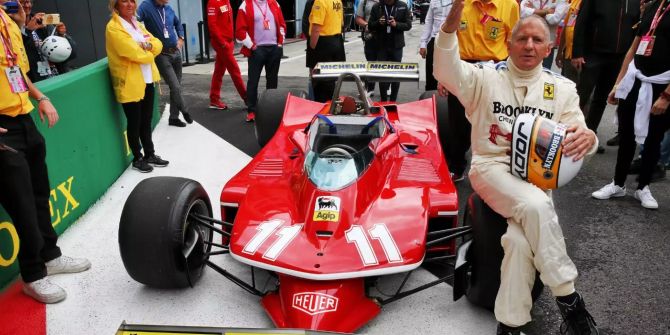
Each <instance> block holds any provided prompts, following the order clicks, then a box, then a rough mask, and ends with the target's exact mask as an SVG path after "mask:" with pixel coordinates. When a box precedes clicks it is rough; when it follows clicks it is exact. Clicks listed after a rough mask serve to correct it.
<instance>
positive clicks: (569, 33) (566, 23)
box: [556, 0, 582, 83]
mask: <svg viewBox="0 0 670 335" xmlns="http://www.w3.org/2000/svg"><path fill="white" fill-rule="evenodd" d="M581 5H582V0H572V2H570V8H569V9H568V13H567V14H566V15H565V19H564V20H563V32H562V33H561V40H560V42H559V44H558V53H557V55H556V66H558V67H559V68H561V74H562V75H563V76H564V77H566V78H568V79H570V80H572V81H574V82H575V83H577V82H578V81H579V71H577V69H576V68H575V67H574V66H572V63H571V62H570V61H571V60H572V37H573V36H574V35H575V23H576V22H577V14H579V7H580V6H581Z"/></svg>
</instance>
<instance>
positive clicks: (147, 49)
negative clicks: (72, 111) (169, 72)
mask: <svg viewBox="0 0 670 335" xmlns="http://www.w3.org/2000/svg"><path fill="white" fill-rule="evenodd" d="M109 10H110V11H111V12H112V19H111V20H109V22H108V23H107V29H106V30H105V48H106V50H107V58H108V59H109V72H110V74H111V77H112V86H113V87H114V94H115V95H116V101H118V102H119V103H120V104H121V106H123V112H124V113H125V114H126V119H127V120H128V126H127V127H128V145H129V146H130V150H131V151H132V152H133V169H135V170H138V171H140V172H151V171H153V169H154V168H153V167H154V166H158V167H163V166H167V165H168V164H169V162H168V161H166V160H164V159H162V158H160V156H156V154H155V151H154V143H153V140H152V139H151V118H152V116H153V109H154V83H155V82H157V81H159V80H160V76H159V74H158V68H157V67H156V64H155V63H154V58H156V56H158V55H159V54H160V53H161V50H162V49H163V44H162V43H161V41H160V40H158V39H157V38H155V37H154V36H153V35H151V33H149V32H148V31H147V30H146V29H145V28H144V26H142V25H140V23H139V22H137V19H136V18H135V11H136V10H137V4H136V3H135V0H109ZM140 142H141V143H142V145H141V146H140ZM142 148H144V155H142Z"/></svg>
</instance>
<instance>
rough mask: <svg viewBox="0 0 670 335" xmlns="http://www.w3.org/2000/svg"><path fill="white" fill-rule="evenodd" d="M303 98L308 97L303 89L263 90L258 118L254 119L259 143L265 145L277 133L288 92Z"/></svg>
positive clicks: (257, 111) (257, 113)
mask: <svg viewBox="0 0 670 335" xmlns="http://www.w3.org/2000/svg"><path fill="white" fill-rule="evenodd" d="M289 93H291V95H294V96H298V97H301V98H305V97H307V93H306V92H305V91H301V90H288V89H268V90H265V92H263V95H261V98H260V99H259V100H258V105H257V108H256V119H255V121H254V126H255V132H256V140H257V141H258V145H259V146H260V147H261V148H262V147H264V146H265V145H266V144H267V143H268V142H269V141H270V139H271V138H272V136H274V135H275V132H277V128H279V124H280V123H281V120H282V117H283V116H284V108H285V107H286V100H287V99H288V94H289Z"/></svg>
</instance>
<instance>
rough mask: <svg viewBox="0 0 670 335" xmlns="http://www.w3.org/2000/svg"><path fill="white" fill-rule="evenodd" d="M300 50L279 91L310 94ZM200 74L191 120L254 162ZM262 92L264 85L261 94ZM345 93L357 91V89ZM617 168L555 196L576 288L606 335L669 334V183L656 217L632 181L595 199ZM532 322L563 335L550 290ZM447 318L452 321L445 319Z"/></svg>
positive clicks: (593, 168) (413, 91) (404, 88)
mask: <svg viewBox="0 0 670 335" xmlns="http://www.w3.org/2000/svg"><path fill="white" fill-rule="evenodd" d="M421 28H422V27H420V28H415V29H416V30H413V31H410V33H409V35H410V38H411V39H409V41H413V45H408V47H406V48H405V53H406V57H405V59H406V60H407V59H409V60H410V61H416V59H417V56H416V55H415V50H416V44H417V43H418V42H416V41H414V39H418V36H419V34H420V29H421ZM349 40H350V44H349V45H348V46H347V53H348V56H347V57H348V60H363V59H362V56H361V55H362V44H360V43H356V41H355V38H353V37H350V38H349ZM408 44H409V43H408ZM301 49H304V44H302V43H300V44H299V45H296V46H293V47H291V46H287V47H286V48H285V54H288V55H289V59H287V60H286V61H285V63H283V64H282V68H281V71H280V78H279V86H280V87H281V88H288V89H303V90H306V88H307V78H306V77H305V76H304V74H305V73H306V69H305V67H304V58H301V57H300V51H301ZM410 51H411V52H410ZM408 54H409V56H407V55H408ZM240 64H241V67H242V69H243V70H242V73H243V74H244V73H246V64H244V60H242V59H241V60H240ZM208 66H209V70H208ZM198 67H200V68H195V67H194V68H192V69H188V68H186V69H185V72H192V73H202V74H185V75H184V78H183V86H184V96H185V99H186V101H187V104H188V106H189V108H190V111H191V114H192V116H193V118H194V119H195V120H196V121H197V122H198V123H200V124H202V125H203V126H204V127H206V128H207V129H209V130H210V131H212V132H213V133H215V134H217V135H218V136H219V137H221V138H222V139H224V140H225V141H227V142H229V143H230V144H232V145H233V146H235V147H237V148H238V149H240V150H241V151H243V152H244V153H246V154H248V155H250V156H253V155H254V154H256V153H257V152H258V150H259V149H260V148H259V147H258V145H257V144H256V141H255V137H254V129H253V124H251V123H245V122H244V115H245V111H244V104H243V102H242V101H241V99H240V98H239V97H238V96H237V93H236V92H235V90H234V89H233V88H232V83H231V81H230V78H228V77H226V78H225V79H224V88H223V92H222V100H223V101H225V103H226V104H228V106H229V107H230V109H229V110H225V111H219V110H212V109H208V108H207V104H208V101H209V100H208V99H209V83H210V78H211V75H210V73H211V64H210V65H202V66H201V65H198ZM291 74H295V75H291ZM245 79H246V76H245ZM264 85H265V82H264V79H261V84H260V86H259V87H261V89H260V91H261V92H262V88H263V87H264ZM347 90H349V91H353V86H351V87H347ZM422 90H423V82H421V83H420V84H419V85H417V84H416V83H402V84H401V89H400V94H399V99H398V100H399V102H407V101H412V100H415V99H417V98H418V96H419V95H420V94H421V92H422ZM376 93H377V95H376V96H375V97H378V92H376ZM164 94H165V92H164ZM163 99H165V96H164V97H163ZM614 114H615V113H614V108H613V107H612V106H608V108H607V110H606V112H605V116H604V117H603V121H602V122H601V126H600V129H599V133H598V136H599V139H600V141H601V142H602V143H604V142H605V141H606V140H607V139H609V138H611V137H612V136H613V135H614V134H615V129H616V126H615V124H614ZM615 161H616V147H607V148H606V151H605V153H604V154H598V155H595V156H594V157H593V158H592V159H590V160H589V161H588V162H587V163H586V164H585V165H584V167H583V168H582V170H581V172H580V174H579V175H578V176H577V177H576V178H575V179H574V180H573V181H572V182H571V183H570V184H568V185H567V186H565V187H563V188H561V189H560V190H558V191H555V192H554V196H553V198H554V202H555V205H556V209H557V211H558V216H559V221H560V223H561V226H562V227H563V233H564V235H565V238H566V243H567V248H568V253H569V255H570V256H571V258H572V260H573V261H574V263H575V264H576V265H577V268H578V270H579V278H578V279H577V283H576V286H577V289H578V291H579V292H580V293H581V294H582V295H583V297H584V299H585V301H586V303H587V308H588V309H589V311H590V313H591V314H592V315H593V317H594V319H595V320H596V322H597V323H598V327H599V329H600V330H601V334H654V335H656V334H670V320H668V316H670V307H669V306H670V283H669V279H670V243H668V240H669V239H670V192H669V188H668V186H669V185H670V182H669V181H668V180H662V181H659V182H655V183H653V184H652V185H651V189H652V192H653V194H654V196H655V198H656V200H657V201H658V203H659V205H660V209H658V210H647V209H644V208H642V207H641V206H640V204H639V202H638V201H637V200H635V199H634V198H633V197H632V191H633V190H634V189H635V187H636V186H637V183H636V182H635V176H630V177H629V179H628V181H627V185H628V189H629V190H628V194H629V195H628V196H626V197H623V198H618V199H613V200H607V201H602V200H596V199H593V198H591V196H590V194H591V192H593V191H595V190H597V189H599V188H600V187H602V186H603V185H605V184H607V183H609V182H610V181H611V178H612V176H613V174H614V164H615ZM457 186H458V191H459V197H460V202H461V209H463V207H464V201H465V199H466V198H467V196H468V195H469V194H470V193H471V192H472V190H471V187H470V185H469V182H468V180H467V179H466V180H465V181H463V182H461V183H459V184H457ZM483 313H485V312H483ZM532 315H533V321H532V322H531V323H530V324H529V325H527V326H526V327H525V329H524V332H525V333H526V334H559V327H560V324H561V321H562V319H561V316H560V314H559V312H558V308H557V307H556V304H555V302H554V299H553V298H552V297H551V295H550V293H549V290H548V289H545V291H544V293H543V294H542V296H541V298H540V299H539V300H538V301H537V302H536V303H535V306H534V308H533V311H532ZM444 317H445V318H448V317H449V315H448V314H446V313H445V315H444ZM493 332H494V330H493V329H492V330H491V333H493Z"/></svg>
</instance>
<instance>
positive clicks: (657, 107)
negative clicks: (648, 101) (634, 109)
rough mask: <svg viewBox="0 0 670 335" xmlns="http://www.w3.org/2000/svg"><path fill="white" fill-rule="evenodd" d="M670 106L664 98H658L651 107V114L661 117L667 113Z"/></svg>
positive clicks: (669, 102)
mask: <svg viewBox="0 0 670 335" xmlns="http://www.w3.org/2000/svg"><path fill="white" fill-rule="evenodd" d="M668 104H670V101H668V100H665V99H664V98H663V97H658V99H656V101H655V102H654V105H653V106H651V114H653V115H661V114H663V113H665V112H666V111H667V110H668Z"/></svg>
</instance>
